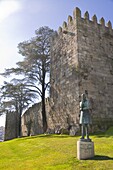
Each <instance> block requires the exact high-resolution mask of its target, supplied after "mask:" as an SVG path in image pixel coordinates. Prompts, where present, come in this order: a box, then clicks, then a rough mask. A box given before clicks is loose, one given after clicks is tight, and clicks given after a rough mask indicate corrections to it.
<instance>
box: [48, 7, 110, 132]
mask: <svg viewBox="0 0 113 170" xmlns="http://www.w3.org/2000/svg"><path fill="white" fill-rule="evenodd" d="M52 44H53V46H52V48H51V54H52V57H51V91H50V94H51V97H50V98H51V100H52V103H53V110H52V111H51V114H52V115H53V119H54V122H55V123H56V124H59V125H60V126H62V127H70V126H76V127H77V128H78V124H79V100H80V95H81V94H82V93H84V91H85V90H88V93H89V97H90V99H91V101H92V104H93V111H92V119H93V124H94V125H96V126H97V128H98V129H106V128H107V127H109V126H110V125H112V124H113V106H112V101H113V95H112V93H113V30H112V25H111V22H110V21H109V22H108V24H107V26H105V21H104V18H101V19H100V23H97V17H96V15H94V16H93V17H92V20H90V19H89V14H88V12H86V13H85V14H84V18H83V17H81V11H80V10H79V9H78V8H76V9H75V10H74V12H73V18H72V17H71V16H69V17H68V23H66V22H64V23H63V26H62V28H61V27H60V28H59V31H58V35H56V37H54V38H53V40H52Z"/></svg>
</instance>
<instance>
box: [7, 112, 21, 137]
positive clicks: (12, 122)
mask: <svg viewBox="0 0 113 170" xmlns="http://www.w3.org/2000/svg"><path fill="white" fill-rule="evenodd" d="M18 132H19V116H18V115H17V113H16V112H8V113H7V114H6V123H5V135H4V140H10V139H14V138H17V137H18Z"/></svg>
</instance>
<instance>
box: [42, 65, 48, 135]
mask: <svg viewBox="0 0 113 170" xmlns="http://www.w3.org/2000/svg"><path fill="white" fill-rule="evenodd" d="M42 121H43V122H42V123H43V133H45V132H46V130H47V118H46V107H45V68H44V62H43V63H42Z"/></svg>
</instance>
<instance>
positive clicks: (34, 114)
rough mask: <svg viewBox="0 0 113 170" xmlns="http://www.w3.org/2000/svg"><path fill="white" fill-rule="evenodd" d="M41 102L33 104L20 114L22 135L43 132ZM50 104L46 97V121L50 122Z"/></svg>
mask: <svg viewBox="0 0 113 170" xmlns="http://www.w3.org/2000/svg"><path fill="white" fill-rule="evenodd" d="M41 107H42V106H41V102H40V103H37V104H34V105H33V106H32V107H30V108H29V109H28V110H27V111H26V112H25V113H24V114H23V116H22V136H29V135H32V136H33V135H38V134H41V133H43V126H42V113H41V111H42V108H41ZM49 112H50V105H49V98H46V115H47V123H48V124H51V123H52V122H51V120H50V117H49Z"/></svg>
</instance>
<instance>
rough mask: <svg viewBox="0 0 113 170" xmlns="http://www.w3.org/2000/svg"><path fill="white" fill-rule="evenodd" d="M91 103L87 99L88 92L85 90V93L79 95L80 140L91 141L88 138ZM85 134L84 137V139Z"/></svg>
mask: <svg viewBox="0 0 113 170" xmlns="http://www.w3.org/2000/svg"><path fill="white" fill-rule="evenodd" d="M91 123H92V121H91V104H90V101H89V99H88V92H87V91H86V90H85V93H84V94H82V95H81V102H80V124H81V135H82V137H81V138H80V139H81V140H83V141H84V140H85V141H91V139H90V138H89V131H88V126H89V124H91ZM85 135H86V139H85Z"/></svg>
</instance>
